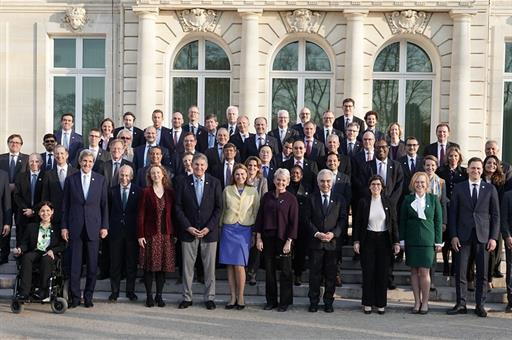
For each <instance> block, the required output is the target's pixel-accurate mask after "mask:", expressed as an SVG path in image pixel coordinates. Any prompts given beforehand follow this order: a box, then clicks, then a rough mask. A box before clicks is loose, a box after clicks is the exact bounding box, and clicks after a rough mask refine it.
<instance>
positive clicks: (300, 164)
mask: <svg viewBox="0 0 512 340" xmlns="http://www.w3.org/2000/svg"><path fill="white" fill-rule="evenodd" d="M295 166H300V168H301V169H302V163H301V162H300V161H296V162H295Z"/></svg>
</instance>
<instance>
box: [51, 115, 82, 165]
mask: <svg viewBox="0 0 512 340" xmlns="http://www.w3.org/2000/svg"><path fill="white" fill-rule="evenodd" d="M74 122H75V117H74V116H73V114H72V113H71V112H67V113H64V114H63V115H62V116H61V117H60V127H61V129H60V130H58V131H56V132H55V138H56V139H57V144H60V145H64V147H65V148H66V150H68V154H69V160H70V163H71V164H76V158H77V157H78V150H81V149H83V147H84V141H83V139H82V135H80V134H78V133H76V132H75V131H73V125H74V124H75V123H74Z"/></svg>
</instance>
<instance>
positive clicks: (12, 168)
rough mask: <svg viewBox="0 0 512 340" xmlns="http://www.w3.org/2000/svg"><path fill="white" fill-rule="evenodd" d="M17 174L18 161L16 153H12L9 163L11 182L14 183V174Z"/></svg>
mask: <svg viewBox="0 0 512 340" xmlns="http://www.w3.org/2000/svg"><path fill="white" fill-rule="evenodd" d="M15 175H16V161H15V160H14V155H11V162H10V163H9V182H10V183H14V176H15Z"/></svg>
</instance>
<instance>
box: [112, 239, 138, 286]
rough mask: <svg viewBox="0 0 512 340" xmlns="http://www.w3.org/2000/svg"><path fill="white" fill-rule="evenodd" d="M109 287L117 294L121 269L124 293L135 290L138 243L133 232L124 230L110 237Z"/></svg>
mask: <svg viewBox="0 0 512 340" xmlns="http://www.w3.org/2000/svg"><path fill="white" fill-rule="evenodd" d="M109 241H110V288H111V290H112V294H114V295H116V296H119V290H120V285H121V277H122V273H123V269H125V272H126V293H133V292H134V291H135V279H136V278H137V261H138V258H139V244H138V243H137V236H136V235H135V234H127V233H124V232H121V233H119V235H115V236H114V237H112V235H111V237H110V240H109Z"/></svg>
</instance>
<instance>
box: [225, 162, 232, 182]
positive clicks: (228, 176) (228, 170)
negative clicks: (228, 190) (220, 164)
mask: <svg viewBox="0 0 512 340" xmlns="http://www.w3.org/2000/svg"><path fill="white" fill-rule="evenodd" d="M232 173H233V167H232V166H231V162H228V163H227V166H226V176H224V178H225V180H226V186H228V185H230V184H231V177H232Z"/></svg>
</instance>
